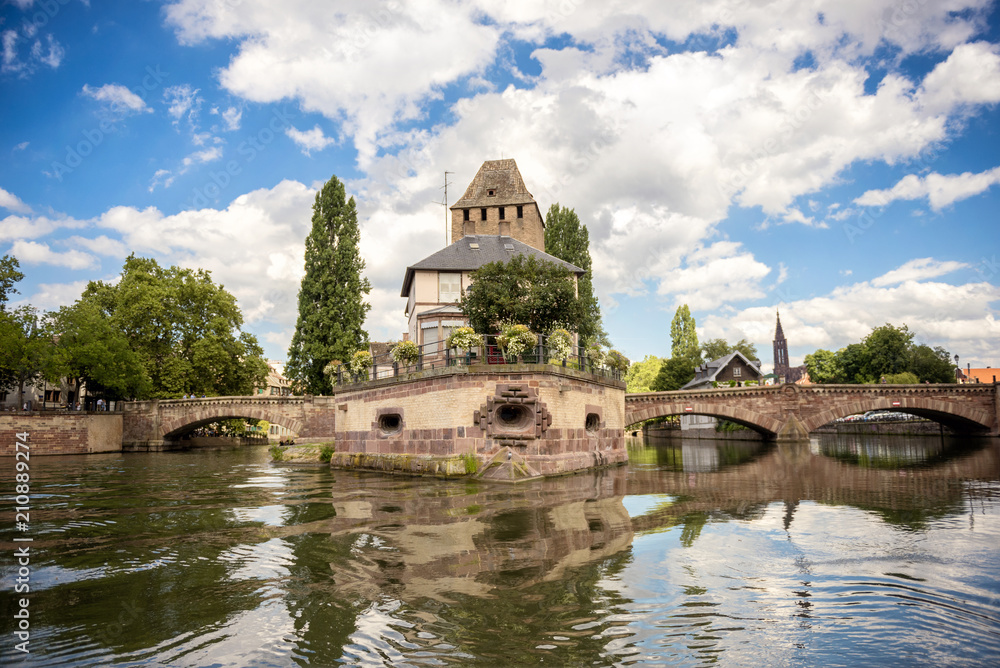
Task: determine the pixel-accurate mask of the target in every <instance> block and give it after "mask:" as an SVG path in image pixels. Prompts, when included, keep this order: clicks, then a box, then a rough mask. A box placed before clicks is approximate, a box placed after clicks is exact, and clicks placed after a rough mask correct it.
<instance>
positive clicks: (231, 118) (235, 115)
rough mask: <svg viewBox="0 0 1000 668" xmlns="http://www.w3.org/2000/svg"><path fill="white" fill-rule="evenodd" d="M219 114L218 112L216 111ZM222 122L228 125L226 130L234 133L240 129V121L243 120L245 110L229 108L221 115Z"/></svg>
mask: <svg viewBox="0 0 1000 668" xmlns="http://www.w3.org/2000/svg"><path fill="white" fill-rule="evenodd" d="M216 113H218V110H216ZM221 115H222V120H223V122H224V123H225V125H226V130H228V131H230V132H233V131H235V130H239V129H240V121H241V120H242V118H243V110H242V109H237V108H236V107H229V108H228V109H226V110H225V111H223V112H222V113H221Z"/></svg>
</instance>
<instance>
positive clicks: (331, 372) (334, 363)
mask: <svg viewBox="0 0 1000 668" xmlns="http://www.w3.org/2000/svg"><path fill="white" fill-rule="evenodd" d="M341 364H342V362H341V361H340V360H330V362H329V363H328V364H327V365H326V366H325V367H323V373H324V374H325V375H327V376H329V377H330V378H333V377H334V376H336V375H337V369H338V368H340V366H341Z"/></svg>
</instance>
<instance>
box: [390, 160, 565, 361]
mask: <svg viewBox="0 0 1000 668" xmlns="http://www.w3.org/2000/svg"><path fill="white" fill-rule="evenodd" d="M450 208H451V212H452V228H451V231H452V235H451V239H452V243H451V244H450V245H448V246H446V247H445V248H442V249H441V250H439V251H438V252H436V253H434V254H433V255H430V256H428V257H426V258H424V259H423V260H420V261H419V262H416V263H414V264H412V265H410V266H409V267H407V268H406V274H405V275H404V277H403V286H402V289H401V290H400V296H401V297H405V298H406V300H407V301H406V312H405V315H406V317H407V318H408V326H407V330H408V336H409V338H410V340H411V341H414V342H416V343H417V345H419V346H430V347H429V348H428V347H425V349H424V355H425V356H426V355H428V354H433V345H432V344H435V343H437V344H438V347H439V348H441V349H442V350H443V347H441V342H443V341H445V340H447V338H448V336H449V334H450V333H451V331H452V329H454V328H456V327H462V326H465V325H467V324H468V318H466V317H465V315H464V314H463V313H462V312H461V310H460V309H459V308H458V304H457V302H458V301H459V300H460V299H461V297H462V294H464V292H465V290H467V289H468V288H469V285H471V282H472V281H471V278H470V274H471V272H473V271H475V270H476V269H479V268H480V267H482V266H483V265H485V264H489V263H490V262H498V261H500V262H506V261H507V260H509V259H510V258H512V257H514V256H517V255H528V256H531V257H535V258H536V259H539V260H544V261H547V262H553V263H555V264H557V265H559V266H562V267H565V268H567V269H569V270H570V271H571V272H573V274H575V275H576V276H577V277H580V276H582V275H583V274H584V270H583V269H581V268H580V267H577V266H575V265H572V264H570V263H568V262H564V261H562V260H560V259H559V258H556V257H553V256H552V255H549V254H548V253H546V252H545V229H544V228H545V225H544V222H543V221H542V218H541V214H540V212H539V209H538V205H537V204H536V203H535V200H534V198H533V197H532V196H531V193H530V192H528V190H527V188H526V187H525V185H524V180H523V179H522V178H521V173H520V172H519V171H518V169H517V164H516V163H515V162H514V161H513V160H509V159H508V160H487V161H486V162H484V163H483V165H482V167H480V169H479V172H478V173H477V174H476V177H475V178H474V179H473V181H472V183H471V184H469V187H468V188H467V189H466V191H465V195H463V196H462V198H461V199H459V200H458V202H456V203H455V204H454V205H453V206H452V207H450Z"/></svg>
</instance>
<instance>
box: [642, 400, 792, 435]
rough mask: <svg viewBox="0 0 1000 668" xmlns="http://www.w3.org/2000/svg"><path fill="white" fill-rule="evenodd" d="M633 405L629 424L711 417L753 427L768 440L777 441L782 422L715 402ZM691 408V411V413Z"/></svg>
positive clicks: (660, 402)
mask: <svg viewBox="0 0 1000 668" xmlns="http://www.w3.org/2000/svg"><path fill="white" fill-rule="evenodd" d="M629 403H632V406H628V407H627V408H626V410H625V424H626V425H632V424H635V423H636V422H642V421H643V420H652V419H653V418H658V417H666V416H668V415H707V416H709V417H714V418H721V419H723V420H729V421H730V422H735V423H737V424H741V425H743V426H744V427H749V428H750V429H753V430H754V431H756V432H759V433H761V434H763V435H764V436H765V437H766V438H774V437H775V436H776V435H777V433H778V431H779V430H780V429H781V423H780V422H779V421H778V420H775V419H774V418H771V417H768V416H767V415H763V414H761V413H758V412H757V411H754V410H751V409H749V408H746V407H744V406H739V405H733V404H722V403H716V402H714V401H709V402H705V403H699V402H697V401H684V402H680V401H676V400H674V401H652V402H629ZM687 408H690V409H691V410H687Z"/></svg>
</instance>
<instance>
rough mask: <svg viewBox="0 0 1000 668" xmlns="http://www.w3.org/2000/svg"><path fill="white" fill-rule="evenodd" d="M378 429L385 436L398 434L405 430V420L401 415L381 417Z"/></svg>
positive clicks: (391, 414) (392, 414)
mask: <svg viewBox="0 0 1000 668" xmlns="http://www.w3.org/2000/svg"><path fill="white" fill-rule="evenodd" d="M378 428H379V431H381V432H382V433H383V434H398V433H399V432H400V431H401V430H402V429H403V418H402V417H400V415H399V413H387V414H385V415H380V416H379V418H378Z"/></svg>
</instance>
